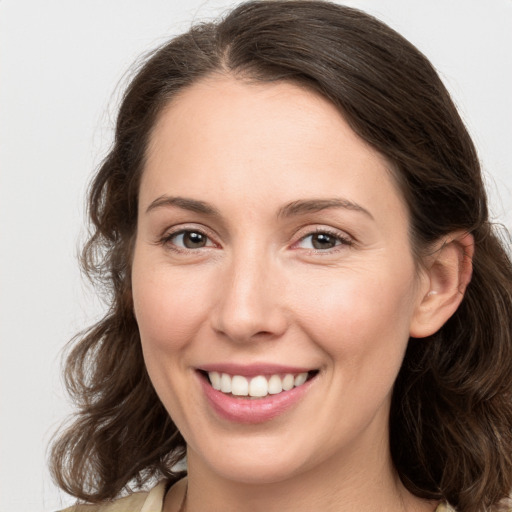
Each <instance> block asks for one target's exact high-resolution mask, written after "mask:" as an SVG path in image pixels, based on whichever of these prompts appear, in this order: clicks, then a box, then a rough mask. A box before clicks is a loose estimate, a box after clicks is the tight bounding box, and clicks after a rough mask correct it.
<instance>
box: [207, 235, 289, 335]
mask: <svg viewBox="0 0 512 512" xmlns="http://www.w3.org/2000/svg"><path fill="white" fill-rule="evenodd" d="M223 277H224V279H223V282H222V284H221V285H220V287H219V290H218V298H219V300H218V303H217V311H216V314H215V315H214V328H215V330H217V331H219V332H222V333H223V334H224V335H226V336H227V337H229V338H230V339H232V340H234V341H249V340H251V339H254V338H255V336H260V337H261V336H262V335H264V337H267V338H268V337H275V336H278V335H280V334H282V333H283V332H284V330H285V329H286V318H285V315H284V311H283V310H282V309H281V308H280V305H279V302H280V300H279V298H280V297H279V292H278V288H279V286H280V282H281V280H282V279H281V278H282V276H281V275H280V272H279V269H278V264H277V261H276V259H275V258H274V257H273V256H272V254H270V251H268V250H266V248H265V247H262V246H261V245H259V244H256V243H248V244H246V245H244V246H242V247H240V248H238V250H233V251H232V253H231V255H230V257H229V258H228V261H227V262H226V269H225V273H223Z"/></svg>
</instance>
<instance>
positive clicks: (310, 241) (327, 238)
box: [297, 231, 351, 251]
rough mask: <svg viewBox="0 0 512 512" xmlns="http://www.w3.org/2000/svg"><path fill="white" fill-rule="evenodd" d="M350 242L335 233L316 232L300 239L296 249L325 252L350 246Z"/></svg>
mask: <svg viewBox="0 0 512 512" xmlns="http://www.w3.org/2000/svg"><path fill="white" fill-rule="evenodd" d="M350 244H351V241H350V240H349V239H348V238H346V237H343V236H341V235H339V234H337V233H330V232H328V231H317V232H315V233H310V234H309V235H306V236H304V237H302V238H301V239H300V240H299V242H298V243H297V247H300V248H302V249H313V250H315V251H325V250H329V249H333V248H334V247H336V246H338V245H350Z"/></svg>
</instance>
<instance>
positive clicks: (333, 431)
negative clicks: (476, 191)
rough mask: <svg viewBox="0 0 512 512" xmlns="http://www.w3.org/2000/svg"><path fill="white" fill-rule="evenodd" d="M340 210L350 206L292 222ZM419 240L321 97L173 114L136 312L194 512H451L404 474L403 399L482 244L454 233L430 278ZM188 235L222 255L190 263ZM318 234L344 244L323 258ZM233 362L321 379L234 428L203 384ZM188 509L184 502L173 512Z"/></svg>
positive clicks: (279, 95) (204, 97) (212, 99)
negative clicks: (421, 494) (403, 379)
mask: <svg viewBox="0 0 512 512" xmlns="http://www.w3.org/2000/svg"><path fill="white" fill-rule="evenodd" d="M165 197H173V198H175V197H182V198H187V199H192V200H194V201H201V202H203V203H206V204H207V205H209V208H210V209H212V210H215V212H216V213H215V214H212V213H211V212H209V213H208V212H206V211H203V212H201V211H193V210H192V209H190V208H189V206H190V203H183V201H181V202H178V204H177V203H176V201H169V200H166V199H165ZM162 198H164V199H162ZM331 199H337V200H342V201H344V202H345V206H337V207H327V208H322V209H317V210H311V211H308V210H307V209H302V210H300V209H299V211H290V210H291V209H290V208H289V207H288V209H286V206H287V205H290V204H293V203H294V202H296V201H304V200H331ZM347 202H350V205H351V206H350V207H346V204H347ZM187 205H188V206H187ZM354 205H356V206H354ZM317 206H318V205H317ZM295 210H297V209H295ZM408 227H409V220H408V212H407V208H406V205H405V204H404V201H403V198H402V196H401V194H400V192H399V190H398V188H397V186H396V184H395V181H394V178H393V176H392V173H391V172H390V170H389V165H388V163H387V162H386V160H385V159H384V158H383V157H382V156H381V155H380V154H379V153H377V152H376V151H375V150H373V149H372V148H370V147H369V146H368V145H367V144H366V143H365V142H364V141H362V140H361V139H360V138H359V137H358V136H357V135H356V134H355V133H354V132H353V131H352V130H351V129H350V127H349V126H348V124H347V123H346V122H345V120H344V119H343V117H342V116H341V115H340V114H339V112H338V111H337V110H336V108H335V107H334V106H333V105H332V104H330V103H329V102H328V101H327V100H325V99H323V98H322V97H320V96H318V95H316V94H314V93H312V92H309V91H306V90H304V89H302V88H299V87H298V86H296V85H293V84H289V83H277V84H248V83H246V82H242V81H237V80H235V79H234V78H230V77H226V76H220V75H216V76H213V77H209V78H208V79H204V80H202V81H201V82H198V83H196V84H194V85H192V86H191V87H189V88H187V89H186V90H185V91H182V92H181V93H180V95H179V96H178V97H177V98H175V99H174V100H173V101H172V102H171V103H170V104H169V105H168V106H167V108H166V109H165V110H164V111H163V112H162V113H161V115H160V117H159V120H158V122H157V124H156V125H155V127H154V130H153V133H152V137H151V141H150V145H149V148H148V153H147V164H146V166H145V169H144V173H143V177H142V181H141V186H140V197H139V218H138V228H137V236H136V242H135V248H134V255H133V267H132V280H133V301H134V311H135V314H136V318H137V322H138V325H139V329H140V334H141V340H142V348H143V352H144V358H145V362H146V365H147V369H148V372H149V375H150V377H151V380H152V382H153V384H154V386H155V389H156V391H157V393H158V395H159V397H160V399H161V400H162V402H163V404H164V405H165V407H166V408H167V410H168V411H169V414H170V415H171V416H172V418H173V420H174V422H175V423H176V425H177V426H178V428H179V430H180V431H181V433H182V434H183V436H184V438H185V439H186V441H187V447H188V470H189V474H188V493H187V511H188V512H193V511H200V510H203V511H204V510H208V511H209V512H211V511H223V512H225V511H249V510H250V511H274V510H275V511H277V510H279V511H288V510H290V511H291V510H293V511H294V512H296V511H301V510H304V511H306V510H308V511H310V510H323V511H335V510H336V511H344V510H351V511H352V510H379V511H386V510H390V511H391V510H393V511H397V510H411V511H412V510H418V511H420V510H434V508H435V504H433V503H429V502H426V501H423V500H420V499H418V498H416V497H414V496H412V495H411V494H409V493H408V492H407V491H406V490H405V489H404V488H403V486H402V485H401V483H400V481H399V479H398V478H397V475H396V473H395V471H394V468H393V465H392V462H391V458H390V453H389V444H388V417H389V407H390V398H391V392H392V387H393V382H394V380H395V378H396V375H397V373H398V371H399V368H400V364H401V362H402V359H403V355H404V351H405V348H406V345H407V342H408V339H409V336H410V335H414V336H418V337H421V336H427V335H428V334H431V333H432V332H435V331H436V330H437V329H438V328H439V327H440V326H441V325H442V324H443V323H444V321H445V320H446V318H448V316H450V315H451V314H452V313H453V311H454V310H455V309H456V307H457V306H458V303H459V302H460V298H461V296H462V294H461V293H460V290H461V287H462V288H463V287H464V286H465V283H466V282H467V281H469V276H470V270H468V268H467V265H466V267H463V268H462V271H461V270H460V269H459V266H461V265H463V262H464V261H466V259H465V258H464V254H467V253H468V252H467V251H469V249H467V247H470V245H471V240H469V241H468V240H467V237H466V238H464V235H463V234H454V236H453V237H451V238H450V239H449V240H446V241H445V242H446V243H445V244H444V245H443V249H442V251H439V252H438V253H437V256H436V258H435V259H432V261H429V262H427V263H426V264H425V265H418V263H417V262H415V260H414V258H413V255H412V249H411V245H410V241H409V235H408ZM185 229H186V230H188V231H189V232H195V233H197V232H200V233H203V234H204V235H205V236H207V237H208V238H204V240H207V241H206V243H205V245H204V246H198V247H192V248H191V247H190V246H189V247H188V248H187V247H186V246H185V245H184V238H183V236H180V235H179V234H176V233H180V232H182V231H183V230H185ZM317 232H322V233H325V232H326V233H328V234H329V235H330V238H329V240H330V241H331V242H333V243H332V244H331V246H329V244H326V245H325V244H324V245H323V246H320V249H318V248H317V249H315V248H314V247H313V242H315V243H317V242H318V240H319V238H318V235H317V234H315V233H317ZM185 242H186V239H185ZM317 247H318V245H317ZM461 283H462V284H461ZM462 291H463V290H462ZM220 362H234V363H239V364H250V363H260V362H266V363H269V362H270V363H280V364H286V365H293V366H299V367H307V368H311V369H318V370H319V373H318V375H317V377H316V378H315V379H314V382H312V385H311V386H310V388H309V390H308V392H307V393H306V394H305V396H304V397H303V398H302V399H301V401H300V402H299V403H298V404H296V405H295V406H294V407H292V408H291V409H289V410H287V411H286V412H285V413H283V414H281V415H280V416H278V417H277V418H274V419H272V420H270V421H267V422H263V423H259V424H255V425H243V424H237V423H233V422H229V421H227V420H225V419H222V418H220V417H219V416H218V415H217V414H216V413H215V412H214V411H213V410H212V409H211V408H210V406H209V405H208V403H207V401H206V399H205V396H204V393H203V391H202V389H201V386H200V385H199V380H198V375H197V372H196V368H197V367H198V366H201V365H204V364H211V363H220ZM183 493H184V486H183V485H181V487H179V486H178V487H176V488H173V489H171V491H170V492H169V493H168V495H167V498H166V502H165V510H166V511H167V512H169V511H172V510H178V508H179V503H180V502H181V497H182V496H183Z"/></svg>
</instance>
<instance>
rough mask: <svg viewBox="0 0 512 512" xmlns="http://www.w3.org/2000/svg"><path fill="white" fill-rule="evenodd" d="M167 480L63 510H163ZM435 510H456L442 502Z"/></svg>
mask: <svg viewBox="0 0 512 512" xmlns="http://www.w3.org/2000/svg"><path fill="white" fill-rule="evenodd" d="M166 488H167V482H165V481H162V482H160V483H159V484H158V485H156V486H155V487H153V489H151V490H150V491H148V492H136V493H133V494H130V496H126V497H124V498H119V499H118V500H115V501H110V502H108V503H103V504H101V505H74V506H72V507H69V508H67V509H65V510H62V511H61V512H163V505H164V497H165V491H166ZM435 512H455V509H453V508H452V507H450V506H449V505H446V504H443V503H441V504H440V505H439V506H438V507H437V508H436V510H435Z"/></svg>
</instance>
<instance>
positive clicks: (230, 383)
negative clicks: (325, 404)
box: [200, 370, 318, 399]
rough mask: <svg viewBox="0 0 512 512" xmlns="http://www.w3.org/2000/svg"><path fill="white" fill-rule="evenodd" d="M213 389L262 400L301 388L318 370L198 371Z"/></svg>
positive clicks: (231, 394)
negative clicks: (251, 374) (250, 374)
mask: <svg viewBox="0 0 512 512" xmlns="http://www.w3.org/2000/svg"><path fill="white" fill-rule="evenodd" d="M200 373H201V374H202V375H203V376H204V378H205V379H206V380H207V381H208V382H209V383H210V385H211V386H212V388H213V389H215V390H217V391H220V392H221V393H224V394H226V395H228V396H232V397H237V398H251V399H255V398H264V397H266V396H268V395H279V394H281V393H283V392H285V391H290V390H291V389H293V388H296V387H299V386H302V385H303V384H304V383H305V382H307V381H309V380H311V379H312V378H314V377H315V376H316V375H317V374H318V370H311V371H309V372H302V373H285V374H282V373H277V374H272V375H256V376H254V377H244V376H243V375H230V374H228V373H221V372H216V371H210V372H206V371H202V370H201V371H200Z"/></svg>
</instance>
